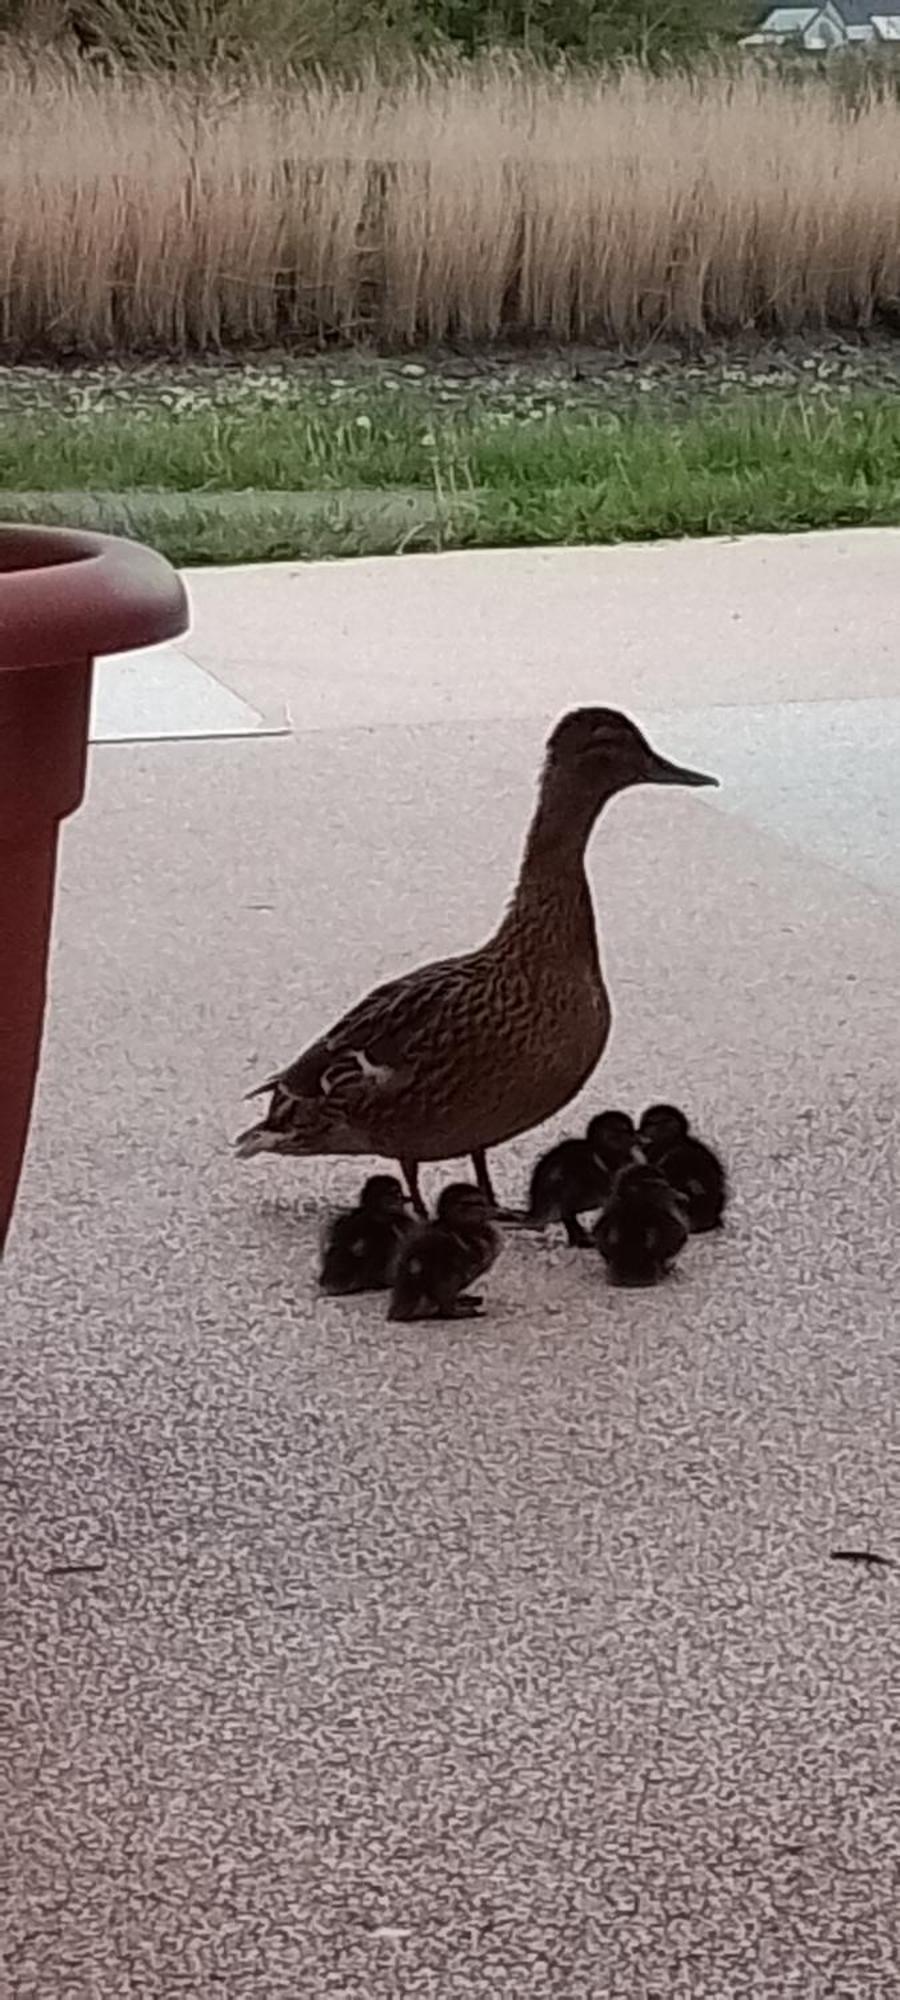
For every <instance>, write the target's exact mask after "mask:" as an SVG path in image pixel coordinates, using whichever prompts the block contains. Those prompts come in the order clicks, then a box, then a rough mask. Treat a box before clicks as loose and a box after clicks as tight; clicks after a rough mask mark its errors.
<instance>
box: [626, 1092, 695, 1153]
mask: <svg viewBox="0 0 900 2000" xmlns="http://www.w3.org/2000/svg"><path fill="white" fill-rule="evenodd" d="M689 1131H690V1125H689V1123H688V1120H687V1119H686V1117H685V1115H684V1112H683V1111H679V1109H678V1106H677V1105H676V1104H651V1105H648V1107H647V1110H646V1111H645V1112H644V1114H643V1117H642V1118H641V1121H640V1124H639V1125H638V1142H639V1144H640V1146H641V1147H642V1149H643V1151H644V1152H645V1153H646V1155H647V1158H648V1160H658V1159H661V1157H662V1155H663V1153H667V1152H668V1151H669V1148H670V1147H671V1146H679V1145H680V1144H681V1141H682V1139H686V1138H687V1136H688V1133H689Z"/></svg>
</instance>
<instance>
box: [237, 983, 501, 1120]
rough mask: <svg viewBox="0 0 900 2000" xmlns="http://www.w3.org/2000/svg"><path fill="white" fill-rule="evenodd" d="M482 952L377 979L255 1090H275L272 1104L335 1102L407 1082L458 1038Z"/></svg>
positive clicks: (399, 1085)
mask: <svg viewBox="0 0 900 2000" xmlns="http://www.w3.org/2000/svg"><path fill="white" fill-rule="evenodd" d="M477 956H478V954H476V953H469V954H467V955H466V957H464V958H443V959H436V960H435V961H434V962H433V963H432V964H430V965H421V966H419V967H417V969H416V971H415V972H407V973H403V974H402V975H401V977H400V978H399V979H391V980H388V982H387V983H386V984H385V985H384V986H377V987H376V988H375V990H374V992H372V993H368V994H367V995H366V997H365V999H364V1000H360V1001H358V1002H357V1004H356V1006H355V1007H351V1008H350V1011H349V1013H347V1014H345V1015H344V1016H343V1017H342V1019H341V1020H340V1021H337V1022H336V1023H335V1025H334V1027H333V1028H329V1030H328V1031H327V1033H326V1034H324V1035H321V1036H320V1037H319V1039H318V1041H316V1042H313V1043H312V1044H311V1046H310V1047H309V1048H308V1049H304V1051H303V1053H302V1055H299V1056H298V1057H297V1059H296V1061H295V1062H292V1063H290V1064H289V1065H288V1067H287V1069H283V1070H279V1071H278V1072H277V1074H276V1075H275V1076H272V1077H269V1079H268V1081H267V1082H266V1083H264V1084H259V1085H258V1086H257V1089H256V1090H255V1091H251V1093H250V1095H251V1096H254V1097H255V1096H258V1095H260V1094H261V1093H262V1092H263V1091H265V1090H270V1091H272V1093H273V1102H272V1107H271V1112H274V1111H275V1109H276V1105H279V1104H280V1105H283V1106H284V1108H285V1110H287V1107H288V1105H289V1104H290V1103H292V1102H297V1101H298V1100H301V1101H309V1100H310V1099H315V1100H318V1101H320V1102H322V1101H326V1100H327V1101H330V1102H334V1103H335V1104H338V1103H341V1102H344V1101H346V1100H347V1099H348V1098H349V1099H350V1100H353V1099H355V1098H357V1097H358V1096H359V1094H360V1093H362V1094H363V1095H364V1096H368V1095H369V1093H370V1092H372V1091H375V1092H378V1093H380V1092H382V1091H386V1092H388V1093H390V1091H392V1090H394V1089H402V1088H403V1086H404V1085H405V1083H406V1082H407V1080H408V1078H409V1075H410V1073H411V1072H414V1071H415V1070H416V1069H417V1068H419V1067H422V1068H426V1067H427V1066H428V1065H429V1064H430V1063H432V1062H433V1061H434V1060H435V1057H437V1056H439V1055H440V1054H442V1053H443V1051H444V1050H445V1049H448V1050H449V1049H450V1048H451V1047H452V1045H453V1043H454V1042H455V1041H456V1039H457V1036H458V1024H459V1019H460V1010H461V1008H463V1007H464V1006H465V1004H466V997H467V995H470V993H471V982H472V977H473V972H474V968H475V963H476V960H477ZM271 1112H270V1116H271Z"/></svg>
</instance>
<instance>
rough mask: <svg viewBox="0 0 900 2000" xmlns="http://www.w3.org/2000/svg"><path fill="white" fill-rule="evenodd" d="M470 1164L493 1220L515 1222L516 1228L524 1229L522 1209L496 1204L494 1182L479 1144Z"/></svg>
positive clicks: (485, 1156) (525, 1219)
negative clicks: (501, 1206) (502, 1206)
mask: <svg viewBox="0 0 900 2000" xmlns="http://www.w3.org/2000/svg"><path fill="white" fill-rule="evenodd" d="M472 1165H473V1167H474V1168H475V1179H476V1181H477V1183H478V1186H479V1188H480V1189H481V1192H482V1194H483V1195H484V1198H485V1201H486V1202H487V1203H488V1204H489V1207H490V1209H491V1212H492V1214H493V1217H494V1221H495V1222H512V1223H515V1225H516V1227H517V1228H518V1229H524V1228H525V1226H526V1224H527V1221H528V1218H527V1215H526V1213H525V1210H524V1209H519V1208H500V1207H499V1205H498V1202H497V1197H496V1195H495V1193H494V1183H493V1181H492V1180H491V1176H490V1173H489V1170H488V1163H487V1153H486V1152H485V1149H484V1147H483V1146H479V1148H478V1151H477V1152H476V1153H473V1154H472Z"/></svg>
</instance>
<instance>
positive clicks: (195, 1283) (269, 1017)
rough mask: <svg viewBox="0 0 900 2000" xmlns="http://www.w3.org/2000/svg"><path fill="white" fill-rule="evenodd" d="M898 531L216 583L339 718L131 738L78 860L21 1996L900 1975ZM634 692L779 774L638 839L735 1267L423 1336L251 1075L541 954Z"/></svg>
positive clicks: (619, 842) (9, 1792) (12, 1787)
mask: <svg viewBox="0 0 900 2000" xmlns="http://www.w3.org/2000/svg"><path fill="white" fill-rule="evenodd" d="M898 550H900V538H898V536H897V535H896V534H878V535H876V534H864V535H854V536H849V535H848V536H838V537H824V536H823V537H810V538H801V539H799V540H791V541H787V540H786V541H784V542H773V541H762V542H755V543H745V544H707V545H702V546H700V547H692V546H690V545H687V544H683V545H676V546H673V547H671V548H657V549H620V550H603V551H587V550H584V551H559V552H546V553H541V554H534V553H527V552H522V553H519V552H517V553H515V554H513V553H510V554H502V555H498V556H493V557H492V556H488V555H478V556H472V557H460V556H451V557H444V558H408V559H406V560H403V561H395V562H392V563H387V562H385V563H374V562H372V563H369V562H366V563H359V564H348V565H344V566H341V567H340V568H337V567H335V568H329V569H323V568H318V569H316V568H312V569H309V570H303V569H295V568H283V569H281V568H280V569H278V570H275V571H272V572H261V571H256V570H253V571H238V572H224V573H213V572H200V573H197V574H196V575H195V576H194V577H192V579H191V589H192V595H193V599H194V604H195V610H196V622H195V627H194V630H193V632H192V634H191V636H190V637H189V639H188V640H187V641H186V642H185V646H184V648H183V650H184V653H185V654H186V656H187V657H188V658H189V659H190V660H192V661H193V662H194V663H195V664H196V665H197V666H199V668H201V669H202V670H203V671H204V672H206V673H209V674H211V675H213V676H214V677H215V678H217V679H219V680H220V681H221V682H222V683H223V684H224V686H225V687H226V688H227V689H228V691H229V696H230V697H231V698H233V697H237V698H238V700H239V701H240V702H242V703H244V704H246V705H247V707H248V709H249V710H250V711H252V714H253V717H254V718H259V717H262V718H264V719H265V720H266V721H268V722H277V721H278V720H282V721H283V719H284V711H285V707H287V709H288V711H289V717H290V722H291V725H292V733H291V734H290V735H287V736H274V737H265V736H262V735H259V734H254V733H251V730H252V729H255V728H256V722H255V721H254V722H253V723H252V724H250V723H248V733H247V735H246V737H240V736H239V737H237V739H235V740H230V741H226V740H213V741H209V742H196V741H195V742H189V743H187V742H179V741H174V740H173V741H157V742H152V743H151V742H147V743H135V744H122V743H116V744H113V743H101V744H100V745H98V747H97V749H96V750H95V753H94V761H93V774H92V781H91V787H90V796H89V801H88V805H87V807H86V809H85V811H84V812H83V814H82V815H81V816H80V817H79V818H78V820H77V821H76V822H74V823H73V825H72V827H71V828H70V830H69V832H68V834H67V837H66V843H65V861H64V870H63V884H62V896H61V906H60V920H59V929H58V940H57V951H56V958H55V966H54V985H53V1000H54V1006H53V1017H52V1022H51V1029H50V1034H49V1038H48V1047H47V1057H46V1063H45V1068H44V1073H43V1079H42V1086H41V1093H40V1104H39V1112H38V1119H37V1125H36V1130H35V1135H34V1143H33V1148H32V1153H31V1157H30V1161H29V1167H28V1172H27V1178H26V1184H25V1187H24V1190H23V1196H22V1202H21V1208H20V1213H19V1217H18V1221H17V1225H16V1228H15V1233H14V1237H13V1239H12V1240H11V1244H10V1250H9V1254H8V1263H7V1266H6V1267H5V1269H4V1279H3V1286H4V1298H3V1305H4V1326H5V1332H6V1349H5V1362H6V1366H5V1395H4V1399H3V1408H2V1412H0V1423H2V1427H3V1430H4V1431H5V1433H6V1436H5V1439H4V1450H3V1459H2V1477H0V1506H2V1508H3V1510H4V1513H5V1514H6V1515H7V1519H8V1536H7V1539H8V1542H9V1545H10V1549H11V1552H12V1560H11V1565H10V1576H9V1583H8V1589H7V1604H6V1615H5V1619H4V1637H3V1639H2V1641H0V1644H2V1647H3V1651H4V1670H3V1671H4V1686H5V1689H6V1691H7V1694H8V1696H10V1697H11V1701H10V1708H11V1713H10V1728H9V1733H8V1736H7V1747H6V1750H5V1752H4V1753H3V1754H4V1756H5V1757H6V1758H7V1759H8V1760H9V1768H8V1772H7V1782H6V1789H5V1797H6V1798H7V1799H9V1800H10V1801H11V1804H10V1806H9V1810H8V1812H7V1814H6V1815H5V1818H6V1825H5V1827H4V1835H5V1838H6V1840H7V1842H8V1844H9V1864H8V1865H9V1872H10V1881H11V1885H12V1892H11V1897H10V1911H11V1923H10V1943H9V1948H8V1964H7V1978H8V1983H9V1991H10V1994H11V1996H13V2000H57V1996H64V2000H95V1996H97V2000H100V1996H103V2000H126V1996H129V2000H130V1996H132V1995H134V1996H140V2000H174V1996H178V1995H185V1996H190V2000H213V1996H218V1995H223V1996H227V2000H300V1996H303V2000H306V1996H309V2000H319V1996H323V2000H331V1996H335V2000H337V1996H348V2000H349V1996H352V2000H382V1996H385V2000H390V1996H404V2000H405V1996H407V1995H409V1996H415V2000H420V1996H421V2000H426V1996H428V2000H431V1996H435V2000H438V1996H439V2000H544V1996H547V2000H550V1996H553V2000H601V1996H602V2000H607V1996H613V1997H614V2000H619V1996H621V2000H645V1996H646V2000H650V1996H657V1995H659V1996H663V1995H664V1996H666V2000H668V1996H670V1995H686V1996H687V1995H690V1996H694V1995H696V1996H703V2000H736V1997H737V1996H744V1995H747V1996H749V1995H757V1994H766V1995H772V1996H773V2000H781V1996H784V1995H789V1994H795V1993H796V1994H798V1995H801V1994H802V1995H803V1996H804V2000H808V1997H809V2000H818V1996H820V1995H821V1996H823V2000H824V1996H825V1995H826V1994H838V1995H847V1996H848V2000H849V1996H851V1995H853V1996H855V1995H857V1994H863V1993H865V1994H866V1996H870V1995H884V1996H888V1995H890V1996H893V1995H895V1994H896V1992H897V1990H898V1983H900V1945H898V1941H897V1919H896V1903H897V1899H896V1877H897V1869H898V1865H900V1830H898V1824H897V1813H896V1799H897V1795H898V1783H900V1750H898V1737H897V1730H896V1686H897V1677H898V1673H900V1615H898V1613H900V1603H898V1599H897V1591H898V1590H900V1575H898V1578H897V1579H896V1580H895V1578H894V1576H893V1573H892V1572H891V1571H885V1572H884V1573H883V1580H879V1578H878V1577H877V1576H876V1577H870V1578H867V1577H863V1578H862V1580H861V1581H860V1580H858V1578H857V1576H856V1575H855V1573H854V1572H853V1571H851V1570H847V1569H845V1568H844V1567H843V1566H842V1565H839V1564H834V1563H832V1562H831V1561H830V1560H829V1551H830V1549H831V1548H832V1547H834V1546H836V1545H842V1544H843V1545H847V1544H856V1545H858V1546H866V1545H867V1544H869V1545H871V1546H873V1547H876V1548H880V1549H885V1550H887V1551H888V1552H890V1553H893V1554H895V1555H898V1556H900V1506H898V1479H900V1446H898V1437H897V1427H896V1418H895V1402H896V1376H897V1360H896V1326H897V1291H898V1284H897V1258H896V1247H895V1232H896V1222H897V1213H898V1186H897V1180H898V1169H897V1160H898V1153H897V1137H898V1110H897V1106H898V1081H897V1079H898V1056H900V1047H898V1034H897V999H896V996H897V980H898V974H900V926H898V912H900V902H898V896H900V870H898V862H897V854H898V851H900V840H898V828H897V819H896V815H897V811H898V805H897V800H898V787H897V784H896V771H897V768H898V762H897V760H898V753H900V672H898V665H897V641H896V636H895V635H896V624H897V619H896V607H897V588H896V583H895V579H894V572H895V567H896V563H897V551H898ZM210 698H211V699H212V697H210ZM573 699H589V700H595V701H608V702H615V703H621V704H622V705H624V706H626V707H627V708H628V709H629V710H631V711H632V712H633V713H635V714H636V715H637V716H638V717H639V719H641V720H642V721H645V722H646V723H647V724H648V727H650V728H651V729H652V731H653V733H654V735H655V736H656V737H657V738H658V741H659V746H660V748H661V749H663V750H665V751H668V752H670V753H671V754H674V755H676V756H679V755H685V756H688V755H690V756H692V757H693V758H694V760H695V761H696V762H698V763H703V762H704V761H705V760H706V759H707V758H710V759H711V760H712V767H713V768H719V769H720V771H721V774H722V776H723V778H725V779H726V783H725V785H724V786H723V791H722V794H721V796H720V797H719V798H717V799H716V801H715V802H713V803H710V802H709V801H708V800H707V799H706V798H705V797H704V798H700V797H693V796H689V795H687V794H685V795H681V796H675V795H672V796H666V795H664V794H651V793H646V794H642V793H635V794H632V795H630V796H628V797H627V798H624V799H622V800H619V801H617V802H616V803H615V804H614V805H613V806H612V807H611V809H610V811H609V813H608V815H607V816H606V818H605V819H604V821H603V822H602V823H601V826H600V828H599V830H598V833H597V836H596V838H595V842H594V845H593V849H592V856H591V860H592V874H593V879H594V887H595V893H596V899H597V905H598V910H599V914H600V919H601V926H602V934H603V947H604V955H605V958H606V961H607V965H608V973H609V979H610V983H611V987H612V992H613V1000H614V1006H615V1014H616V1020H615V1028H614V1035H613V1040H612V1045H611V1048H610V1052H609V1056H608V1058H607V1060H606V1061H605V1063H604V1066H603V1069H602V1071H601V1072H600V1073H599V1075H598V1077H597V1078H596V1080H595V1081H594V1083H593V1084H592V1086H591V1087H590V1089H589V1091H588V1092H587V1093H586V1100H585V1105H584V1111H587V1109H588V1108H589V1107H594V1106H597V1105H599V1104H600V1103H602V1102H618V1101H621V1102H624V1103H627V1104H629V1105H632V1106H634V1107H635V1108H637V1107H639V1106H640V1105H641V1104H642V1103H644V1102H646V1101H648V1100H649V1099H650V1098H652V1097H654V1096H658V1095H660V1094H666V1095H670V1094H674V1095H675V1096H676V1097H679V1098H682V1099H683V1100H684V1101H686V1102H687V1103H688V1104H689V1105H690V1106H691V1107H692V1108H693V1109H694V1110H695V1112H696V1115H697V1117H698V1119H699V1121H700V1122H701V1123H702V1124H703V1125H704V1126H706V1127H707V1128H708V1129H709V1130H710V1132H711V1133H712V1134H713V1135H714V1136H715V1137H716V1138H717V1139H718V1140H719V1142H720V1143H721V1145H722V1147H723V1149H724V1151H725V1154H726V1156H727V1158H728V1160H729V1162H730V1165H731V1167H732V1172H733V1176H734V1183H735V1202H734V1210H733V1217H732V1221H731V1226H730V1227H729V1229H728V1231H727V1233H726V1235H725V1236H724V1238H723V1240H722V1241H721V1242H720V1243H716V1244H709V1243H706V1242H703V1243H696V1244H694V1245H692V1246H690V1248H689V1252H688V1254H687V1255H686V1257H685V1259H684V1263H683V1266H682V1268H681V1270H680V1271H679V1273H678V1276H677V1278H676V1279H675V1280H673V1281H672V1283H671V1284H670V1285H669V1286H668V1287H666V1288H664V1289H661V1290H660V1291H659V1292H656V1293H653V1294H650V1295H648V1296H646V1297H640V1296H633V1297H627V1296H626V1297H622V1296H613V1295H611V1294H610V1293H608V1292H607V1291H606V1289H605V1288H604V1285H603V1283H602V1281H601V1279H600V1276H599V1273H598V1271H597V1270H596V1269H595V1267H594V1266H593V1264H592V1262H591V1260H590V1259H589V1258H587V1259H586V1258H585V1257H583V1256H581V1255H579V1254H577V1253H571V1252H567V1251H564V1250H563V1249H562V1248H561V1246H560V1244H559V1243H558V1242H556V1241H554V1240H552V1239H551V1238H549V1237H548V1239H547V1240H546V1242H541V1241H540V1240H537V1241H531V1240H529V1241H523V1240H513V1241H511V1242H510V1244H509V1246H508V1248H507V1249H506V1251H505V1253H504V1256H503V1259H502V1260H501V1263H500V1264H499V1266H498V1268H497V1271H496V1273H495V1274H494V1276H493V1277H492V1279H491V1281H490V1289H489V1303H490V1313H489V1317H488V1318H487V1319H486V1320H485V1321H484V1322H483V1323H480V1324H479V1325H477V1327H475V1328H471V1329H465V1328H460V1329H453V1328H451V1329H445V1330H434V1329H432V1330H429V1329H427V1328H397V1327H390V1328H388V1326H387V1325H386V1324H385V1322H384V1319H383V1313H382V1310H381V1309H380V1308H379V1306H378V1304H377V1302H372V1303H367V1304H364V1305H362V1306H359V1305H357V1306H350V1307H347V1306H344V1305H342V1304H340V1303H338V1302H334V1301H327V1302H320V1301H318V1300H317V1298H316V1296H315V1294H314V1290H313V1285H312V1265H313V1259H314V1255H315V1247H316V1240H317V1230H318V1226H319V1206H320V1204H321V1201H322V1198H323V1197H325V1198H327V1199H328V1200H331V1199H333V1198H336V1197H338V1196H340V1195H343V1194H346V1193H349V1192H350V1191H351V1190H352V1189H353V1188H354V1187H355V1185H356V1184H357V1181H358V1177H359V1173H358V1169H357V1168H355V1167H354V1165H353V1163H352V1162H344V1163H342V1162H334V1163H331V1164H328V1163H318V1164H316V1163H310V1165H309V1166H308V1167H305V1166H302V1165H300V1164H297V1165H291V1164H289V1163H286V1164H282V1165H280V1166H279V1165H274V1164H271V1165H260V1166H259V1168H258V1169H254V1168H243V1169H240V1168H238V1167H237V1166H236V1165H234V1164H233V1163H232V1161H231V1159H230V1157H229V1154H228V1147H227V1141H228V1138H229V1135H230V1133H231V1132H232V1131H233V1130H234V1129H235V1127H236V1125H237V1123H238V1122H239V1121H240V1118H241V1115H242V1108H241V1104H240V1098H241V1093H242V1092H243V1090H244V1089H246V1088H247V1087H248V1086H249V1084H250V1083H251V1082H254V1081H256V1080H257V1078H258V1077H259V1076H261V1075H263V1074H265V1073H266V1071H267V1070H268V1069H269V1068H270V1067H272V1066H273V1065H275V1064H277V1063H278V1062H280V1061H282V1060H285V1059H287V1058H288V1057H290V1056H291V1055H292V1054H294V1053H295V1052H296V1051H297V1050H298V1049H299V1048H300V1047H301V1045H302V1044H303V1042H304V1040H305V1039H306V1038H307V1037H308V1036H310V1035H311V1034H312V1033H313V1032H315V1031H316V1030H317V1029H318V1028H319V1027H321V1026H323V1025H325V1024H326V1023H327V1022H328V1021H329V1020H330V1019H332V1018H334V1017H335V1015H336V1014H337V1013H338V1011H339V1010H340V1008H341V1007H342V1006H343V1005H344V1004H345V1003H346V1002H348V1001H349V1000H351V999H352V998H353V997H354V996H355V995H356V994H357V993H359V992H361V991H362V990H364V989H365V987H366V986H367V985H369V984H370V983H372V982H373V981H374V980H376V979H379V978H383V977H386V976H388V975H389V974H390V972H391V971H393V970H399V969H401V968H402V967H403V966H405V965H412V964H414V963H416V962H417V961H418V960H419V959H421V958H424V957H426V956H428V955H431V954H434V953H438V952H440V951H442V950H451V949H455V948H457V947H463V946H465V945H466V944H468V943H470V942H472V941H475V940H477V938H478V937H479V936H480V935H481V934H483V933H484V931H485V930H486V929H487V928H488V927H489V926H490V925H491V924H492V922H493V921H494V918H495V916H496V914H497V911H498V908H499V907H500V905H501V903H502V901H503V898H504V896H505V894H506V892H507V889H508V886H509V883H510V881H511V879H512V876H513V873H514V870H515V866H516V863H517V859H518V850H519V846H520V842H521V836H522V830H523V827H524V823H525V820H526V817H527V814H528V812H529V810H530V806H531V801H532V797H533V788H534V778H535V773H536V769H537V765H538V761H539V757H540V753H541V746H542V739H543V735H544V732H545V723H546V719H547V718H548V716H550V715H552V714H555V713H556V712H558V710H559V709H561V708H562V707H563V706H565V705H566V704H567V703H568V702H570V701H571V700H573ZM173 728H177V717H176V718H174V720H173ZM126 733H127V732H126ZM151 733H152V732H151ZM163 733H165V732H163ZM581 1115H582V1112H581V1110H579V1109H576V1111H575V1113H574V1114H573V1116H572V1117H571V1118H570V1119H567V1120H566V1124H567V1125H570V1124H577V1122H578V1120H579V1118H580V1117H581ZM539 1143H543V1135H541V1140H540V1141H538V1140H537V1139H536V1138H532V1140H531V1141H530V1142H529V1141H526V1142H523V1143H522V1144H521V1145H520V1146H517V1147H514V1148H511V1149H508V1151H507V1152H506V1153H504V1154H502V1155H500V1156H498V1160H497V1168H498V1179H499V1180H500V1182H501V1184H502V1187H503V1191H504V1192H505V1193H507V1194H509V1195H515V1194H518V1193H519V1192H520V1191H521V1188H522V1184H523V1178H524V1176H525V1173H526V1171H527V1168H528V1165H529V1163H530V1161H531V1159H532V1158H533V1157H534V1153H535V1150H536V1147H537V1145H538V1144H539ZM439 1178H440V1176H439V1174H438V1173H437V1172H436V1171H432V1172H431V1174H430V1178H429V1185H430V1186H431V1187H432V1188H433V1187H434V1186H435V1185H436V1184H437V1182H438V1180H439ZM79 1564H86V1565H97V1567H96V1568H94V1567H91V1568H88V1569H85V1570H84V1571H82V1572H79V1573H74V1574H70V1575H61V1574H55V1573H54V1572H55V1571H56V1570H57V1568H58V1566H72V1565H79Z"/></svg>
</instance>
